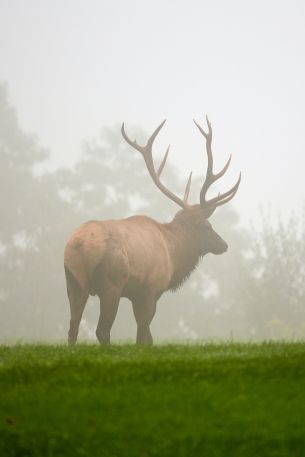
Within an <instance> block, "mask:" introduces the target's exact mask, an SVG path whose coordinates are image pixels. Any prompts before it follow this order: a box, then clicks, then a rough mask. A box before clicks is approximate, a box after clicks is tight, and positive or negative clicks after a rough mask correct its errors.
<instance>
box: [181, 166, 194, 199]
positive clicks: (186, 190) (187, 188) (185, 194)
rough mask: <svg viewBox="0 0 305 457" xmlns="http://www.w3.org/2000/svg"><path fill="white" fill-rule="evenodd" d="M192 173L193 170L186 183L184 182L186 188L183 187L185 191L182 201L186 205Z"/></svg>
mask: <svg viewBox="0 0 305 457" xmlns="http://www.w3.org/2000/svg"><path fill="white" fill-rule="evenodd" d="M192 175H193V172H192V171H191V173H190V176H189V179H188V180H187V184H186V188H185V192H184V197H183V201H184V203H185V204H186V205H187V201H188V198H189V193H190V189H191V184H192Z"/></svg>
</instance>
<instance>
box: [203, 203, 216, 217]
mask: <svg viewBox="0 0 305 457" xmlns="http://www.w3.org/2000/svg"><path fill="white" fill-rule="evenodd" d="M215 209H216V206H215V205H211V206H206V207H205V208H203V214H204V217H205V218H206V219H208V218H209V217H210V216H212V214H213V213H214V211H215Z"/></svg>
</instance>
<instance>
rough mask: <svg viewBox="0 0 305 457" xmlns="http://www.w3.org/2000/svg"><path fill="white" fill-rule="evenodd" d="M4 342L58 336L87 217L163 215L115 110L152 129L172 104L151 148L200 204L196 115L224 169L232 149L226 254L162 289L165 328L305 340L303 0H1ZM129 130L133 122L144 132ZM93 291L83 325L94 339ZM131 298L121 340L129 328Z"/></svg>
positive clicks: (160, 334) (201, 162)
mask: <svg viewBox="0 0 305 457" xmlns="http://www.w3.org/2000/svg"><path fill="white" fill-rule="evenodd" d="M0 8H1V14H0V81H1V86H0V161H1V168H0V208H1V226H0V312H1V316H0V339H1V342H14V341H20V340H29V339H31V340H33V339H34V340H42V339H47V340H58V341H60V340H62V339H65V338H66V333H67V329H68V321H69V305H68V300H67V298H66V292H65V281H64V272H63V260H62V259H63V249H64V245H65V242H66V240H67V238H68V236H69V234H70V233H71V231H72V230H73V229H74V228H75V227H76V226H77V225H79V224H80V223H81V222H83V221H85V220H88V219H108V218H121V217H126V216H129V215H131V214H134V213H138V214H147V215H150V216H152V217H155V218H157V219H158V220H160V221H169V220H170V219H171V218H172V217H173V216H174V214H175V212H176V211H177V208H176V207H175V205H174V204H173V203H171V202H169V201H167V200H166V197H165V196H163V195H162V194H160V192H159V191H158V190H157V189H156V188H155V187H154V185H153V184H152V183H151V182H150V178H149V176H148V173H147V171H146V169H145V167H144V163H143V160H141V157H138V155H137V153H136V152H135V151H134V150H132V149H131V148H130V147H128V145H125V144H124V143H123V141H122V139H121V134H120V124H121V122H122V121H124V122H125V124H126V129H127V131H128V132H131V133H132V135H133V136H137V138H139V139H140V140H141V139H142V140H144V139H145V138H146V137H147V136H148V135H149V134H150V133H151V132H152V131H153V130H154V129H155V127H156V126H157V125H158V124H159V123H160V122H161V121H162V120H163V119H164V118H167V119H168V121H167V123H166V124H165V126H164V128H163V129H162V132H161V134H160V135H159V137H158V139H157V141H156V147H155V157H156V162H158V160H160V157H161V156H162V155H163V153H164V151H165V149H166V147H167V145H168V144H169V143H170V144H171V152H170V157H169V160H168V164H167V168H166V170H165V171H164V174H163V175H162V178H163V180H164V182H166V184H167V185H168V186H169V187H171V188H172V189H174V190H175V191H176V192H177V193H180V194H181V193H182V192H183V190H184V186H185V180H186V178H187V176H188V173H189V171H190V170H193V172H194V175H195V182H194V184H193V187H192V194H191V202H196V201H198V194H199V190H200V186H201V184H202V179H203V174H204V172H205V166H206V158H205V147H204V143H203V141H202V137H201V136H200V134H199V133H198V131H197V129H196V128H195V126H194V125H193V122H192V119H193V118H196V120H198V121H199V122H200V123H201V124H202V125H204V115H205V114H206V113H207V114H208V115H209V118H210V120H211V122H212V125H213V149H214V157H215V164H216V168H220V167H221V165H223V163H224V162H225V160H226V159H227V157H228V154H230V153H232V154H233V161H232V164H231V166H230V172H228V173H227V174H228V176H226V177H225V178H223V179H222V180H221V182H219V184H217V186H215V187H214V188H213V190H212V191H213V192H215V193H216V192H218V191H224V190H226V189H227V187H228V186H230V185H231V184H233V183H234V182H235V179H236V177H237V174H238V172H239V171H240V170H242V183H241V186H240V189H239V191H238V193H237V195H236V196H235V198H234V200H233V202H232V203H230V204H228V205H226V207H222V208H220V209H218V211H217V212H216V213H215V215H213V217H212V218H211V222H212V224H213V227H214V228H215V229H216V231H218V233H219V234H220V235H221V236H222V237H223V238H224V239H225V240H226V241H227V242H228V244H229V252H228V253H227V254H226V255H224V256H221V257H213V256H211V255H210V256H207V257H206V258H205V259H204V260H203V262H202V263H201V264H200V265H199V267H198V269H197V271H196V273H195V274H194V275H193V276H192V277H191V279H190V280H189V281H188V282H187V283H186V284H185V285H184V286H183V288H182V289H181V290H179V291H178V292H176V293H175V294H171V293H167V294H165V295H164V297H163V298H162V299H161V300H160V301H159V303H158V311H157V314H156V317H155V319H154V321H153V324H152V333H153V335H154V336H155V338H156V340H159V341H163V340H196V339H217V338H224V339H230V338H233V339H247V340H249V339H269V338H290V339H293V338H304V336H305V300H304V299H305V281H304V273H305V272H304V250H305V243H304V241H305V226H304V211H303V208H304V195H305V179H304V152H305V139H304V134H303V131H304V121H305V88H304V81H305V59H304V55H305V4H304V2H302V1H289V2H288V1H278V2H275V1H272V0H271V1H267V2H260V1H258V2H254V1H253V2H252V1H248V2H242V1H231V2H225V1H224V0H223V1H213V2H209V1H192V0H191V1H188V2H182V1H172V0H167V1H166V2H161V1H154V2H148V1H147V2H146V1H142V2H140V1H137V0H131V1H129V2H124V1H111V2H110V1H93V0H90V1H86V2H85V1H80V0H74V1H72V0H71V1H69V0H65V1H54V0H52V1H47V0H41V1H38V0H27V2H22V1H21V0H19V1H17V0H11V1H10V2H7V1H4V0H0ZM132 135H131V136H132ZM97 316H98V301H97V300H95V299H90V301H89V302H88V304H87V307H86V309H85V312H84V320H83V322H82V324H81V328H80V338H83V339H88V338H89V339H91V338H94V331H95V326H96V324H97ZM135 332H136V326H135V322H134V318H133V315H132V309H131V305H130V304H129V302H127V301H126V302H125V301H123V300H122V304H121V306H120V310H119V315H118V317H117V319H116V322H115V324H114V328H113V337H114V339H116V340H119V339H121V340H126V339H134V338H135Z"/></svg>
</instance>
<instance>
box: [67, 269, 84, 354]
mask: <svg viewBox="0 0 305 457" xmlns="http://www.w3.org/2000/svg"><path fill="white" fill-rule="evenodd" d="M65 272H66V280H67V293H68V298H69V302H70V314H71V317H70V328H69V332H68V344H69V345H70V346H72V345H74V344H75V343H76V341H77V335H78V330H79V324H80V321H81V319H82V315H83V311H84V308H85V305H86V302H87V300H88V297H89V293H88V292H87V291H84V290H82V288H81V286H80V284H79V283H78V281H77V280H76V278H75V277H74V276H73V274H72V273H71V272H70V271H69V270H68V269H67V268H66V267H65Z"/></svg>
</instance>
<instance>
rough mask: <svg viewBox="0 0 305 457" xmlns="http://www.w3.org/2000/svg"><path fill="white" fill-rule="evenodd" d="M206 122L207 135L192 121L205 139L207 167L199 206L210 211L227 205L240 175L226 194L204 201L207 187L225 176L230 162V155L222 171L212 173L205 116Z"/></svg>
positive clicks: (208, 134) (210, 140)
mask: <svg viewBox="0 0 305 457" xmlns="http://www.w3.org/2000/svg"><path fill="white" fill-rule="evenodd" d="M206 120H207V124H208V133H206V132H205V131H204V130H203V128H202V127H201V126H200V125H199V124H198V123H197V122H196V121H195V119H194V123H195V124H196V126H197V127H198V129H199V131H200V132H201V133H202V135H203V136H204V138H205V139H206V150H207V155H208V167H207V172H206V178H205V181H204V183H203V186H202V189H201V192H200V206H201V207H202V208H206V207H208V208H210V209H212V208H214V209H215V208H216V207H217V206H220V205H223V204H224V203H227V202H228V201H230V200H231V199H232V198H233V197H234V195H235V194H236V192H237V189H238V186H239V184H240V180H241V173H240V174H239V178H238V180H237V182H236V184H235V185H234V186H233V187H231V189H229V190H228V191H227V192H224V193H223V194H218V196H217V197H214V198H212V199H211V200H206V194H207V191H208V189H209V187H210V186H211V185H212V184H213V183H214V182H215V181H217V179H219V178H221V177H222V176H223V175H224V174H225V172H226V171H227V169H228V167H229V165H230V162H231V155H230V157H229V160H228V161H227V163H226V164H225V166H224V167H223V169H222V170H221V171H219V172H218V173H216V174H214V173H213V153H212V126H211V123H210V121H209V119H208V117H207V116H206Z"/></svg>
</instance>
